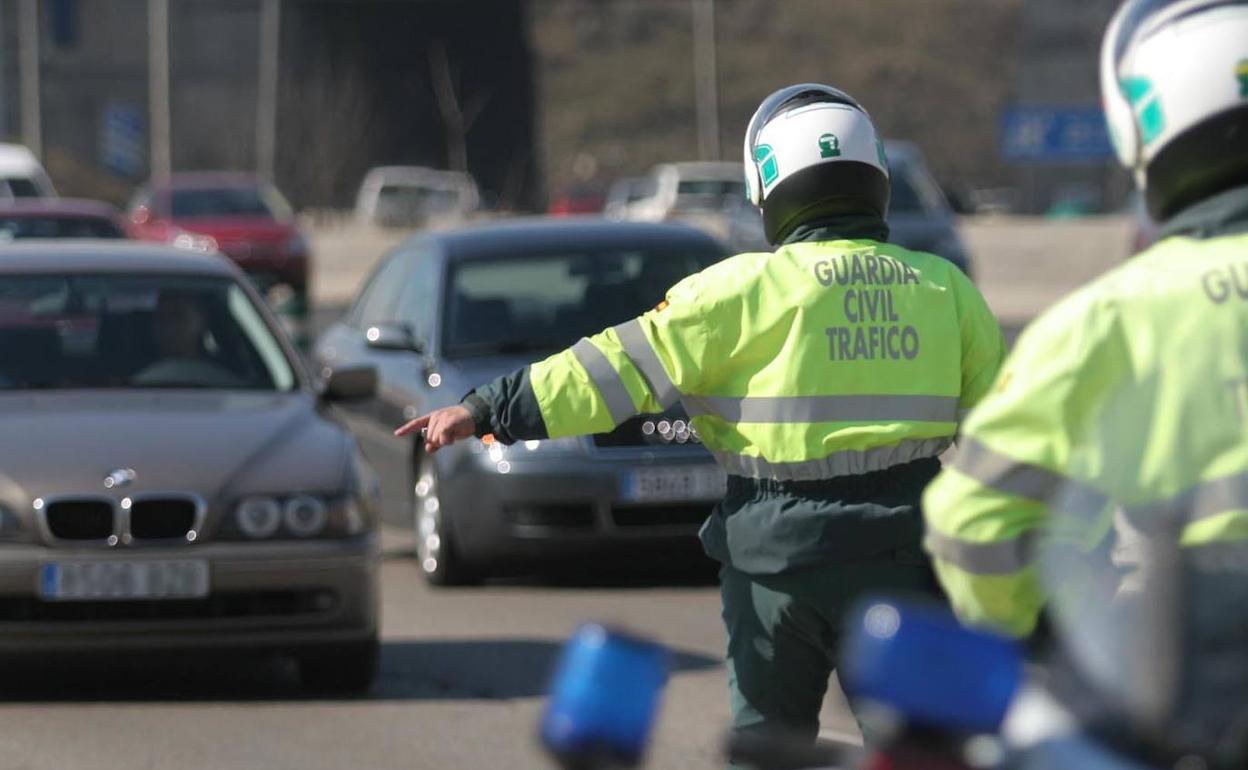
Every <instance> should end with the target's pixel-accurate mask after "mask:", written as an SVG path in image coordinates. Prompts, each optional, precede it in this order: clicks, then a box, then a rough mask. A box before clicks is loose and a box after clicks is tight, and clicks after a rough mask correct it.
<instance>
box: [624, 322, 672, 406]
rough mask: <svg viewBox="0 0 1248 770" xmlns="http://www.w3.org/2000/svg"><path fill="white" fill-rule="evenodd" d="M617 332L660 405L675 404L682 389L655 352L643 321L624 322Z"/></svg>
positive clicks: (625, 350)
mask: <svg viewBox="0 0 1248 770" xmlns="http://www.w3.org/2000/svg"><path fill="white" fill-rule="evenodd" d="M615 334H616V336H617V337H619V338H620V345H621V347H623V348H624V355H626V356H628V359H629V360H630V361H632V362H633V366H635V367H637V371H639V372H641V376H642V377H643V378H644V379H645V381H646V384H647V385H648V386H649V387H650V392H651V393H652V394H653V395H654V399H655V400H656V401H658V402H659V406H661V407H662V408H664V409H669V408H671V407H672V406H674V405H675V404H676V402H677V401H679V400H680V391H679V390H677V389H676V384H675V383H674V382H672V378H671V377H669V376H668V375H667V370H666V369H664V368H663V362H662V361H660V360H659V356H658V354H657V353H655V352H654V347H653V346H652V345H651V344H650V341H649V340H648V339H646V334H645V332H643V331H642V330H641V321H640V320H638V319H636V318H634V319H633V320H631V321H628V322H625V323H622V324H620V325H619V326H616V327H615Z"/></svg>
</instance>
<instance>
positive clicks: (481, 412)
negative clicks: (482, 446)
mask: <svg viewBox="0 0 1248 770" xmlns="http://www.w3.org/2000/svg"><path fill="white" fill-rule="evenodd" d="M459 403H460V406H462V407H464V408H465V409H467V410H468V414H470V415H472V422H473V424H474V425H475V426H476V427H475V429H474V431H473V435H475V436H476V437H477V438H481V437H482V436H484V435H485V434H487V433H489V432H490V431H491V430H493V427H492V426H491V423H492V422H493V421H492V420H491V419H490V405H489V404H488V403H486V401H485V399H484V398H481V397H480V396H478V395H477V392H476V391H475V390H474V391H473V392H471V393H469V394H468V395H466V396H464V400H463V401H461V402H459Z"/></svg>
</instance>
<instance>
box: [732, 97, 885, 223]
mask: <svg viewBox="0 0 1248 770" xmlns="http://www.w3.org/2000/svg"><path fill="white" fill-rule="evenodd" d="M744 151H745V152H744V154H745V177H746V179H745V181H746V188H747V191H748V194H749V197H750V201H751V202H752V203H754V205H756V206H759V207H761V208H762V210H763V226H764V229H765V230H766V233H767V239H768V240H769V241H771V242H772V243H779V242H781V241H782V240H783V239H784V238H785V237H786V236H787V235H788V234H789V233H791V232H792V231H793V229H794V228H796V227H797V226H798V225H799V224H802V223H803V222H808V221H812V220H815V219H819V218H821V217H827V216H834V215H837V214H871V215H877V216H879V217H881V218H883V216H884V215H885V213H886V212H887V211H888V196H889V181H888V161H887V159H886V158H885V156H884V145H883V144H882V143H881V142H880V140H879V137H878V136H877V135H876V133H875V126H874V125H873V124H872V123H871V117H870V116H869V115H867V111H866V110H864V109H863V108H862V105H860V104H858V102H857V101H855V100H854V99H853V97H851V96H850V95H849V94H846V93H845V92H844V91H840V90H838V89H836V88H832V87H831V86H825V85H820V84H818V83H802V84H800V85H794V86H789V87H787V88H782V89H780V90H779V91H776V92H775V93H773V94H772V95H771V96H768V97H767V98H766V99H764V100H763V103H762V104H761V105H759V107H758V110H757V111H755V113H754V117H752V118H750V124H749V126H748V128H746V132H745V148H744Z"/></svg>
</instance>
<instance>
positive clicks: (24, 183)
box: [4, 177, 41, 198]
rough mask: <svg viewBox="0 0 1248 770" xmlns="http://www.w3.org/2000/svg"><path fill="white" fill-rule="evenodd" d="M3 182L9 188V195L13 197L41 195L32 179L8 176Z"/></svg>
mask: <svg viewBox="0 0 1248 770" xmlns="http://www.w3.org/2000/svg"><path fill="white" fill-rule="evenodd" d="M4 183H5V185H6V186H7V187H8V188H9V195H12V196H13V197H14V198H38V197H40V195H41V193H40V192H39V188H38V186H36V185H35V183H34V181H33V180H30V179H26V178H24V177H9V178H8V179H5V180H4Z"/></svg>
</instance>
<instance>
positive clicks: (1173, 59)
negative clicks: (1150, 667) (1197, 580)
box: [924, 0, 1248, 636]
mask: <svg viewBox="0 0 1248 770" xmlns="http://www.w3.org/2000/svg"><path fill="white" fill-rule="evenodd" d="M1101 88H1102V92H1103V96H1104V102H1105V112H1106V115H1107V117H1108V120H1109V124H1110V130H1111V135H1112V137H1113V140H1114V146H1115V149H1116V151H1117V154H1118V157H1119V158H1120V159H1121V161H1122V162H1123V164H1124V165H1126V166H1127V168H1129V169H1131V170H1132V171H1133V172H1134V174H1135V179H1136V182H1137V184H1138V186H1139V187H1140V189H1141V191H1142V192H1143V195H1144V197H1145V199H1146V201H1147V205H1148V210H1149V212H1150V213H1151V214H1152V215H1153V216H1154V217H1155V218H1156V219H1157V220H1158V222H1160V223H1161V224H1162V230H1161V233H1162V237H1161V240H1160V241H1159V242H1158V243H1157V244H1156V245H1154V246H1153V247H1152V248H1150V249H1148V250H1146V251H1144V252H1143V253H1141V254H1139V255H1138V256H1136V257H1134V258H1133V259H1131V260H1130V261H1128V262H1126V263H1124V264H1123V265H1121V266H1120V267H1118V268H1117V269H1115V270H1113V271H1111V272H1109V273H1108V274H1106V275H1105V276H1103V277H1101V278H1100V279H1098V280H1096V281H1094V282H1093V283H1091V284H1090V285H1088V286H1085V287H1084V288H1082V289H1081V290H1079V291H1077V292H1075V293H1074V294H1072V295H1070V296H1069V297H1067V298H1066V299H1065V300H1063V301H1061V302H1060V303H1058V304H1057V305H1056V306H1054V307H1053V308H1051V309H1050V310H1049V311H1047V312H1046V313H1044V314H1043V315H1041V316H1040V318H1038V319H1037V320H1036V321H1035V322H1034V323H1033V324H1032V326H1031V327H1030V328H1029V329H1027V330H1026V331H1025V333H1024V334H1023V335H1022V336H1021V337H1020V338H1019V340H1018V344H1017V346H1016V348H1015V349H1014V351H1013V353H1012V354H1011V356H1010V358H1009V360H1008V361H1007V362H1006V364H1005V366H1004V368H1003V370H1002V373H1001V376H1000V379H999V380H998V381H997V383H996V385H995V387H994V389H993V392H992V393H991V394H990V395H989V396H988V397H986V398H985V399H984V401H983V403H981V404H980V405H979V406H978V407H977V408H976V409H975V411H974V412H972V413H971V415H970V417H969V418H968V419H967V421H966V422H965V424H964V425H963V435H962V440H961V441H960V443H959V447H960V448H959V453H958V455H957V458H956V459H955V461H954V462H953V463H952V464H951V467H950V468H949V469H946V470H945V471H944V472H943V473H942V474H941V475H940V477H939V478H937V480H936V481H935V482H934V483H933V484H932V486H931V488H930V489H929V490H928V491H927V493H926V495H925V497H924V503H925V505H924V510H925V514H926V518H927V525H928V534H927V537H926V545H927V548H928V550H929V551H930V552H931V553H932V554H933V556H934V557H935V559H936V564H937V569H938V572H939V575H940V579H941V583H942V584H943V586H944V588H945V591H946V593H947V594H948V595H949V598H950V599H951V600H952V603H953V605H954V608H955V609H956V610H957V612H958V613H959V615H960V616H961V617H962V618H963V619H964V620H966V621H968V622H971V623H976V624H985V625H990V626H995V627H997V628H999V629H1001V630H1003V631H1006V632H1009V633H1012V634H1015V635H1020V636H1022V635H1027V634H1029V633H1030V632H1031V631H1032V629H1033V627H1034V625H1035V623H1036V619H1037V615H1038V612H1039V610H1040V609H1041V606H1042V604H1043V601H1044V597H1043V595H1042V591H1041V587H1040V580H1039V577H1038V574H1037V569H1036V567H1035V565H1034V556H1035V554H1034V553H1033V551H1034V548H1033V544H1034V543H1035V542H1036V539H1037V537H1038V535H1039V533H1040V531H1041V529H1042V527H1043V526H1044V525H1045V524H1046V522H1047V521H1049V519H1050V515H1051V513H1052V511H1053V510H1054V506H1055V505H1059V504H1060V505H1061V506H1062V510H1063V511H1065V510H1066V508H1065V506H1066V505H1067V504H1069V505H1070V506H1072V512H1074V513H1081V514H1082V515H1084V516H1090V517H1092V518H1091V519H1089V526H1090V528H1089V530H1088V534H1089V535H1091V538H1090V539H1091V540H1096V539H1097V538H1098V537H1101V536H1104V535H1106V534H1108V533H1109V532H1110V531H1111V522H1112V519H1113V516H1114V512H1115V511H1117V512H1118V515H1119V516H1120V517H1121V516H1125V518H1126V520H1127V522H1129V523H1130V524H1132V525H1134V526H1136V527H1142V528H1143V529H1144V530H1146V531H1156V525H1158V524H1159V523H1161V522H1159V521H1158V518H1159V517H1160V516H1166V517H1171V516H1177V517H1178V519H1177V521H1176V520H1171V521H1172V522H1174V523H1175V526H1176V527H1177V532H1178V537H1179V538H1181V541H1182V543H1183V544H1184V545H1192V544H1198V543H1209V542H1213V541H1220V540H1228V539H1237V538H1243V537H1245V536H1246V535H1248V516H1246V515H1245V511H1248V483H1245V481H1244V479H1245V475H1244V474H1245V473H1246V472H1248V441H1245V435H1244V426H1245V422H1246V421H1248V344H1245V343H1246V340H1248V331H1246V330H1248V0H1238V1H1237V2H1227V1H1226V0H1194V1H1193V0H1185V1H1183V2H1171V1H1165V0H1129V1H1128V2H1125V3H1123V5H1122V6H1121V8H1120V9H1119V10H1118V12H1117V15H1116V16H1115V17H1114V18H1113V21H1112V22H1111V23H1110V25H1109V29H1108V31H1107V32H1106V35H1105V40H1104V44H1103V47H1102V53H1101ZM1092 431H1096V432H1098V433H1099V436H1097V437H1094V438H1089V435H1088V434H1089V433H1090V432H1092ZM1076 501H1077V502H1076ZM1075 508H1077V509H1081V510H1073V509H1075ZM1150 525H1152V526H1150ZM1097 529H1099V530H1100V535H1097V534H1096V530H1097Z"/></svg>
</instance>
